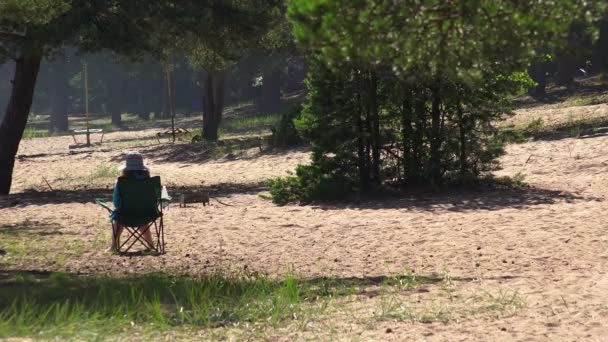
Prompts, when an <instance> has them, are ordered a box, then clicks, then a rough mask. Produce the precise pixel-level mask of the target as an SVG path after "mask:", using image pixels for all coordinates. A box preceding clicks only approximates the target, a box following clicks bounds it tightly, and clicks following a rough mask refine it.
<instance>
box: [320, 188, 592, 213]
mask: <svg viewBox="0 0 608 342" xmlns="http://www.w3.org/2000/svg"><path fill="white" fill-rule="evenodd" d="M391 197H392V198H390V199H387V198H386V197H379V196H375V197H367V198H359V199H356V200H353V201H351V202H336V203H317V204H315V207H317V208H318V209H321V210H344V209H359V210H382V209H405V210H419V211H457V212H460V211H473V210H500V209H504V208H514V209H526V208H529V207H531V206H538V205H551V204H555V203H558V202H565V203H575V202H578V201H603V199H600V198H590V197H582V196H578V195H576V194H573V193H570V192H566V191H559V190H548V189H542V188H536V187H524V186H522V187H506V188H479V189H466V188H460V189H459V188H452V189H448V190H441V191H432V190H420V189H418V190H415V191H406V192H404V193H401V194H394V195H392V196H391Z"/></svg>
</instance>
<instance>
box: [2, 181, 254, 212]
mask: <svg viewBox="0 0 608 342" xmlns="http://www.w3.org/2000/svg"><path fill="white" fill-rule="evenodd" d="M167 188H168V191H169V195H171V196H173V201H172V203H178V202H179V194H181V193H184V194H198V193H205V194H207V195H209V196H210V197H230V196H232V195H236V194H257V193H259V192H260V191H263V190H264V189H265V187H264V184H263V183H218V184H213V185H199V186H175V187H172V186H167ZM112 193H113V189H111V188H79V189H74V190H53V191H28V192H22V193H16V194H11V195H9V196H4V197H0V209H6V208H21V207H26V206H32V205H33V206H36V205H38V206H41V205H47V204H66V203H94V202H95V199H97V198H100V199H104V200H106V201H109V202H111V200H112Z"/></svg>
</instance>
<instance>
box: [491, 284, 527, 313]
mask: <svg viewBox="0 0 608 342" xmlns="http://www.w3.org/2000/svg"><path fill="white" fill-rule="evenodd" d="M483 293H484V294H483V297H484V299H485V303H486V305H485V306H484V308H485V309H486V310H489V311H496V312H498V313H499V315H500V316H501V317H508V316H512V315H514V314H515V313H516V312H517V311H519V310H521V309H523V308H525V307H526V300H525V298H524V297H522V296H521V294H520V293H519V292H518V291H516V290H504V289H500V290H498V291H497V292H496V293H491V292H487V291H484V292H483Z"/></svg>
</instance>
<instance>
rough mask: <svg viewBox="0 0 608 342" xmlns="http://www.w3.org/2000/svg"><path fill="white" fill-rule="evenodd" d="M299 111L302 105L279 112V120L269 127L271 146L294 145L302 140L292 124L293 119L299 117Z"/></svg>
mask: <svg viewBox="0 0 608 342" xmlns="http://www.w3.org/2000/svg"><path fill="white" fill-rule="evenodd" d="M301 111H302V107H301V106H296V107H294V108H293V109H291V110H289V111H286V112H284V113H283V114H281V120H280V121H279V122H278V123H277V124H276V125H275V126H274V127H272V128H271V131H272V138H271V143H272V145H273V146H278V147H285V146H296V145H299V144H301V143H302V142H303V141H302V138H301V137H300V134H299V133H298V131H297V130H296V126H295V124H294V120H296V119H298V118H299V117H300V112H301Z"/></svg>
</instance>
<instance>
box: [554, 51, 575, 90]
mask: <svg viewBox="0 0 608 342" xmlns="http://www.w3.org/2000/svg"><path fill="white" fill-rule="evenodd" d="M576 71H577V67H576V59H575V58H574V57H573V56H570V55H568V54H565V55H562V56H561V57H559V58H558V60H557V79H556V83H557V84H558V85H563V86H567V87H569V86H571V85H573V84H574V76H575V74H576Z"/></svg>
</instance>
